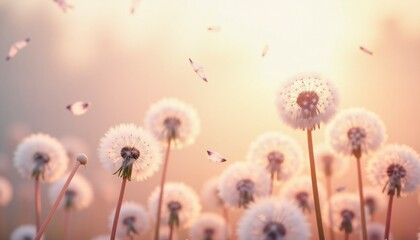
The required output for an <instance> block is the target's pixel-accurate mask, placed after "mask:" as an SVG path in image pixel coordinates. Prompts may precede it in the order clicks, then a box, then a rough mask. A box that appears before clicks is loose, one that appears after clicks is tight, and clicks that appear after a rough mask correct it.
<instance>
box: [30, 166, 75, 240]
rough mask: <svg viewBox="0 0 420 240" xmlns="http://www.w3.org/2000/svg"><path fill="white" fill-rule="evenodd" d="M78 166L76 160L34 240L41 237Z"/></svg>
mask: <svg viewBox="0 0 420 240" xmlns="http://www.w3.org/2000/svg"><path fill="white" fill-rule="evenodd" d="M79 166H80V162H79V161H77V162H76V165H74V167H73V169H72V170H71V172H70V175H69V176H68V178H67V180H66V182H65V183H64V186H63V188H62V189H61V192H60V194H58V197H57V200H55V202H54V205H53V206H52V208H51V210H50V212H49V213H48V216H47V218H46V219H45V220H44V222H43V223H42V226H41V228H40V229H39V230H38V233H37V234H36V237H35V240H39V239H41V236H42V234H43V233H44V232H45V229H47V226H48V224H49V223H50V221H51V219H52V217H53V215H54V213H55V211H56V210H57V207H58V205H59V204H60V202H61V199H62V198H63V196H64V193H65V192H66V191H67V188H68V187H69V184H70V182H71V180H72V179H73V176H74V174H75V173H76V171H77V169H78V168H79Z"/></svg>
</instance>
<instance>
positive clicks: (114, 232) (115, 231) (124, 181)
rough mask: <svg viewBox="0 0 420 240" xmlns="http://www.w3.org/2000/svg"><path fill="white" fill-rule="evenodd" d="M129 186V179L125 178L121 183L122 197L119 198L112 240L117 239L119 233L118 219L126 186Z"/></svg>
mask: <svg viewBox="0 0 420 240" xmlns="http://www.w3.org/2000/svg"><path fill="white" fill-rule="evenodd" d="M126 184H127V178H126V177H123V179H122V182H121V189H120V196H119V198H118V203H117V208H116V209H115V215H114V222H113V223H112V232H111V240H114V239H115V234H116V233H117V225H118V218H119V217H120V210H121V205H122V201H123V199H124V192H125V185H126Z"/></svg>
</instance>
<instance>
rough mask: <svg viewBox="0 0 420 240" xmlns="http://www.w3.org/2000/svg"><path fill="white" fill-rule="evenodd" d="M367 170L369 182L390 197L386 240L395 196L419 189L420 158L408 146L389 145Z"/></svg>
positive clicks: (376, 155)
mask: <svg viewBox="0 0 420 240" xmlns="http://www.w3.org/2000/svg"><path fill="white" fill-rule="evenodd" d="M366 170H367V174H368V178H369V180H370V181H371V182H372V183H373V184H374V185H376V186H379V187H382V188H383V191H386V193H387V195H388V197H389V201H388V211H387V215H386V225H385V239H388V238H389V231H390V228H391V212H392V202H393V199H394V196H395V195H396V196H397V197H400V196H402V195H404V194H406V193H409V192H413V191H415V190H416V189H417V188H418V187H419V185H420V175H419V172H420V158H419V155H418V154H417V152H415V151H414V150H413V149H412V148H410V147H408V146H405V145H397V144H392V145H387V146H385V147H383V148H382V149H381V150H379V152H377V153H376V154H375V156H373V158H372V159H371V160H370V161H369V162H368V166H367V169H366Z"/></svg>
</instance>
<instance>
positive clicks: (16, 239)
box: [10, 225, 43, 240]
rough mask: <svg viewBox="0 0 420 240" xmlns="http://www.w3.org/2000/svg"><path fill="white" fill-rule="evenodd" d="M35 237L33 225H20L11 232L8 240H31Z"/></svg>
mask: <svg viewBox="0 0 420 240" xmlns="http://www.w3.org/2000/svg"><path fill="white" fill-rule="evenodd" d="M35 235H36V227H35V226H34V225H22V226H20V227H18V228H16V229H15V230H13V232H12V235H11V236H10V240H32V239H35ZM41 239H43V238H41Z"/></svg>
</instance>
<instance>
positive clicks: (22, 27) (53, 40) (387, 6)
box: [0, 0, 420, 240]
mask: <svg viewBox="0 0 420 240" xmlns="http://www.w3.org/2000/svg"><path fill="white" fill-rule="evenodd" d="M68 1H69V3H70V4H71V5H73V6H74V8H73V9H69V10H68V11H67V12H66V13H63V11H62V10H61V9H60V8H59V7H58V5H57V4H56V3H55V2H53V1H52V0H31V1H24V0H0V112H1V117H0V136H1V138H0V151H1V153H2V154H1V160H0V171H1V172H0V174H1V175H2V176H4V177H6V178H8V179H10V180H11V181H12V183H13V186H14V199H13V201H12V203H11V204H10V205H9V206H7V207H3V208H0V217H1V219H2V221H1V223H2V226H1V228H2V233H1V237H2V239H7V238H8V236H9V235H10V232H11V231H12V230H13V229H14V228H15V227H17V226H19V225H20V224H22V223H33V222H34V216H33V209H32V208H33V203H32V200H31V199H32V195H33V192H32V191H33V186H32V185H33V182H32V181H29V180H25V179H21V177H20V176H19V174H18V172H17V170H16V169H15V168H14V166H13V162H12V159H13V152H14V151H15V148H16V144H17V142H18V141H20V139H21V138H22V137H24V136H26V135H27V134H29V133H33V132H44V133H48V134H51V135H52V136H54V137H57V138H64V137H69V136H70V137H73V138H77V139H80V140H81V141H82V142H84V144H85V146H86V147H87V149H86V150H85V151H87V154H88V155H89V157H90V162H89V164H88V166H87V167H86V168H81V169H80V170H79V173H81V174H83V175H85V176H87V177H88V178H89V180H90V181H91V183H92V185H93V186H94V189H95V201H94V204H93V205H92V206H91V207H90V208H89V209H87V210H84V211H82V212H76V213H74V214H73V216H72V220H71V226H70V231H71V232H72V233H71V239H90V238H92V237H94V236H96V235H99V234H105V233H108V232H109V230H108V216H109V215H110V214H111V212H112V210H113V208H114V207H115V205H116V200H117V196H118V191H119V186H120V179H119V178H117V177H116V176H114V175H112V174H111V173H109V172H107V171H106V170H104V169H103V168H102V166H101V165H100V164H99V161H98V156H97V147H98V143H99V139H100V138H101V137H102V136H103V135H104V134H105V132H106V131H107V130H108V129H109V128H110V127H112V126H114V125H116V124H119V123H136V124H140V125H142V124H143V119H144V116H145V113H146V111H147V109H148V107H149V106H150V105H151V104H152V103H154V102H156V101H158V100H160V99H162V98H164V97H176V98H179V99H181V100H183V101H185V102H187V103H189V104H191V105H193V106H194V107H195V108H196V109H197V111H198V113H199V116H200V120H201V134H200V135H199V137H198V139H197V140H196V142H195V144H194V145H192V146H190V147H187V148H185V149H181V150H174V151H173V152H172V155H171V159H170V164H169V172H168V180H169V181H182V182H185V183H187V184H189V185H190V186H192V187H193V188H194V189H195V190H197V192H198V193H199V192H200V189H201V187H202V185H203V183H204V181H205V180H206V179H208V178H209V177H212V176H214V175H217V174H219V173H220V172H221V171H223V169H224V168H225V167H226V166H227V165H228V164H231V163H233V162H235V161H243V160H244V159H245V156H246V153H247V151H248V148H249V145H250V143H251V142H252V141H253V140H254V139H255V138H256V137H257V136H259V135H260V134H261V133H264V132H267V131H281V132H283V133H286V134H289V135H291V136H293V137H294V138H296V139H297V140H298V141H299V143H300V144H301V146H302V148H303V149H304V150H305V151H306V139H305V137H306V136H305V134H304V132H303V131H298V130H294V129H291V128H290V127H288V126H286V125H285V124H284V123H282V122H281V121H280V119H279V117H278V114H277V110H276V107H275V104H274V102H275V96H276V91H277V89H278V86H279V85H280V84H281V83H282V82H283V81H285V80H287V79H288V78H290V77H291V76H294V75H296V74H300V73H305V72H318V73H321V74H322V75H324V76H325V77H327V78H329V79H330V80H331V81H333V82H335V84H336V85H337V87H338V90H339V93H340V98H341V104H340V108H341V109H346V108H349V107H363V108H366V109H368V110H371V111H373V112H375V113H377V114H378V115H379V116H380V117H381V118H382V120H383V121H384V123H385V124H386V127H387V131H388V135H389V139H388V142H389V143H404V144H407V145H410V146H412V147H413V148H414V149H416V150H417V151H420V141H418V139H419V138H418V137H419V133H420V124H418V123H419V122H420V113H418V112H417V110H418V104H419V101H420V98H419V94H418V91H419V79H420V68H419V66H418V65H419V63H420V14H418V12H419V11H418V10H419V9H420V2H419V1H415V0H406V1H398V2H396V1H388V0H380V1H362V0H355V1H331V0H317V1H312V0H294V1H283V0H281V1H279V0H261V1H251V0H241V1H239V0H230V1H224V0H211V1H209V0H177V1H172V0H141V1H140V3H139V5H138V8H137V11H136V12H135V14H130V8H131V5H132V2H131V1H130V0H120V1H116V0H112V1H111V0H90V1H83V0H68ZM208 27H218V28H220V30H219V31H208ZM27 37H30V38H31V42H30V44H29V45H28V46H27V47H26V48H25V49H23V50H22V51H20V52H19V53H18V54H17V55H16V56H15V58H13V59H12V60H10V61H8V62H7V61H4V58H5V57H6V56H7V53H8V51H9V48H10V46H11V45H12V44H13V43H14V42H15V41H17V40H21V39H25V38H27ZM265 46H268V51H267V53H266V56H265V57H262V56H261V55H262V52H263V49H264V48H265ZM360 46H363V47H365V48H366V49H368V50H370V51H372V52H373V55H369V54H366V53H365V52H363V51H361V50H360V49H359V47H360ZM188 58H191V59H193V60H194V61H195V62H197V63H199V64H200V65H202V66H203V67H204V69H205V72H206V75H207V78H208V83H206V82H204V81H202V80H201V79H200V78H199V77H198V76H197V75H196V74H195V73H194V71H193V69H192V68H191V66H190V64H189V62H188ZM75 101H87V102H90V103H92V106H91V108H90V109H89V111H88V112H87V113H86V114H85V115H82V116H73V115H72V114H70V113H69V112H68V111H67V110H66V108H65V107H66V106H67V105H68V104H70V103H73V102H75ZM324 129H325V128H324V127H323V126H322V127H321V129H320V130H317V131H316V132H315V133H314V134H315V141H316V143H321V142H322V141H323V139H324ZM207 149H212V150H215V151H218V152H220V153H222V154H223V155H224V156H225V157H226V158H227V159H228V162H227V163H226V164H215V163H212V162H209V161H208V160H207V157H206V154H205V151H206V150H207ZM363 161H364V164H366V161H367V159H364V160H363ZM419 174H420V173H419ZM160 177H161V171H159V172H158V173H157V174H155V175H154V176H153V177H151V178H150V179H148V180H146V181H144V182H134V181H133V182H129V184H128V188H127V191H126V197H125V200H132V201H136V202H138V203H141V204H143V205H144V206H147V199H148V196H149V194H150V193H151V191H152V190H153V189H154V188H155V187H156V186H157V185H158V184H159V181H160ZM364 180H365V183H366V185H369V182H368V180H367V179H366V178H365V179H364ZM356 184H357V179H356V168H355V163H354V164H353V162H352V163H351V167H350V170H349V171H348V172H347V173H346V175H345V176H343V177H342V178H340V179H337V180H335V181H334V185H335V187H339V186H346V190H345V191H349V192H356V191H357V188H356ZM47 188H48V185H47V184H44V185H43V186H42V191H43V193H45V194H44V195H45V196H43V200H44V201H43V215H44V216H45V215H46V214H47V211H48V209H49V208H50V204H49V202H48V199H47V197H46V195H47V194H46V191H47ZM418 195H419V194H418V192H416V193H413V194H411V195H409V196H407V197H405V198H400V199H397V200H396V201H395V205H394V209H393V219H392V228H391V232H392V233H393V234H394V239H397V240H400V239H404V240H405V239H416V233H417V231H418V228H419V227H420V224H419V221H416V219H418V217H419V216H420V205H419V201H418ZM203 210H204V211H216V210H215V209H209V208H206V207H205V208H204V209H203ZM233 214H234V217H236V218H237V217H239V215H240V211H237V212H235V213H233ZM385 215H386V212H381V213H380V214H379V215H378V220H379V221H381V222H384V221H385ZM62 217H63V216H62V212H58V214H57V215H56V216H55V217H54V218H55V221H53V225H51V226H50V227H49V228H48V230H47V235H46V236H47V239H59V238H60V231H62V224H61V223H62ZM310 218H311V221H312V223H314V219H313V218H314V216H313V215H310ZM312 226H313V230H314V231H315V225H314V224H312ZM179 236H180V237H181V239H185V238H186V237H187V231H186V230H181V231H180V232H179ZM358 237H359V236H358V235H357V234H353V236H351V239H358ZM313 238H314V239H316V238H317V237H316V235H315V234H314V237H313ZM145 239H148V237H147V236H146V237H145Z"/></svg>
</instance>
